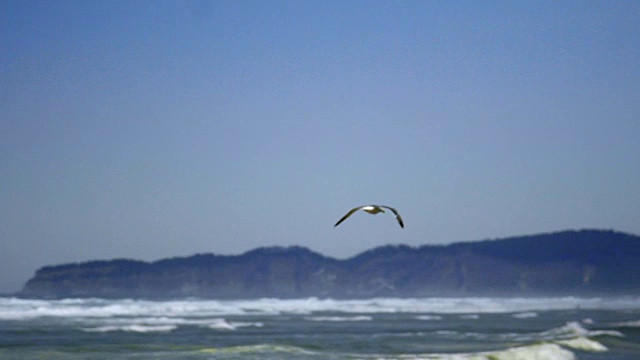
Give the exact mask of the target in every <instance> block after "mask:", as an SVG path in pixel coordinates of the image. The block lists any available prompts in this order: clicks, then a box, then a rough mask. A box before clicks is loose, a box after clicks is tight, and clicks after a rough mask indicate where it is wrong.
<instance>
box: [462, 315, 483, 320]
mask: <svg viewBox="0 0 640 360" xmlns="http://www.w3.org/2000/svg"><path fill="white" fill-rule="evenodd" d="M460 319H465V320H478V319H480V315H478V314H467V315H460Z"/></svg>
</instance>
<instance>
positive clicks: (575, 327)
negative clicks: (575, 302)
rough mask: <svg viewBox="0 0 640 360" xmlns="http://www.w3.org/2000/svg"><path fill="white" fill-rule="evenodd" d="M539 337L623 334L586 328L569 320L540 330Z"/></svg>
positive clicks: (569, 337)
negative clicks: (561, 324) (558, 325)
mask: <svg viewBox="0 0 640 360" xmlns="http://www.w3.org/2000/svg"><path fill="white" fill-rule="evenodd" d="M540 335H541V337H542V338H543V339H545V340H564V339H574V338H581V337H584V338H588V337H596V336H616V337H623V336H624V335H623V334H622V333H620V332H619V331H614V330H588V329H586V328H584V327H583V326H582V325H581V324H580V323H579V322H576V321H571V322H568V323H566V324H565V325H563V326H560V327H557V328H553V329H550V330H547V331H544V332H542V333H541V334H540Z"/></svg>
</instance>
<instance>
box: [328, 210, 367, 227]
mask: <svg viewBox="0 0 640 360" xmlns="http://www.w3.org/2000/svg"><path fill="white" fill-rule="evenodd" d="M363 207H364V206H358V207H354V208H353V209H351V210H349V212H348V213H346V214H345V215H344V216H343V217H342V219H340V220H338V222H337V223H336V224H335V225H333V227H336V226H338V225H340V223H341V222H343V221H345V220H346V219H347V218H348V217H349V216H351V214H353V213H354V212H356V211H358V210H360V209H362V208H363Z"/></svg>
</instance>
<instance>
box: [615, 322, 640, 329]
mask: <svg viewBox="0 0 640 360" xmlns="http://www.w3.org/2000/svg"><path fill="white" fill-rule="evenodd" d="M613 325H614V326H618V327H628V328H637V327H640V320H631V321H623V322H617V323H613Z"/></svg>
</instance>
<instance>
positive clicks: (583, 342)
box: [555, 336, 608, 352]
mask: <svg viewBox="0 0 640 360" xmlns="http://www.w3.org/2000/svg"><path fill="white" fill-rule="evenodd" d="M555 343H556V344H560V345H564V346H568V347H570V348H573V349H578V350H584V351H593V352H603V351H607V350H608V349H607V347H606V346H604V345H602V344H601V343H599V342H597V341H595V340H591V339H588V338H586V337H583V336H581V337H577V338H575V339H568V340H558V341H556V342H555Z"/></svg>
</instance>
